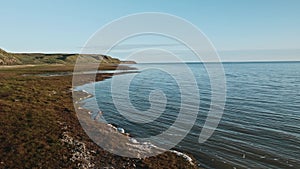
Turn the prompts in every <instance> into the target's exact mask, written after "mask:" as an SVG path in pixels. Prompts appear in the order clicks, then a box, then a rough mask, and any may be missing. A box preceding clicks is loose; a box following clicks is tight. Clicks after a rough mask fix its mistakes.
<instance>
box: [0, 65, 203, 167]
mask: <svg viewBox="0 0 300 169" xmlns="http://www.w3.org/2000/svg"><path fill="white" fill-rule="evenodd" d="M72 71H73V66H72V65H51V66H45V65H42V66H41V65H39V66H34V67H26V68H14V69H11V68H8V69H0V75H1V77H2V78H1V79H0V84H1V85H3V88H2V90H1V91H0V96H1V99H0V109H1V113H2V114H1V116H2V117H1V119H2V121H1V123H2V124H3V125H1V127H0V136H1V137H0V139H1V144H0V159H1V160H0V162H1V163H0V168H1V167H4V168H18V166H26V167H27V168H44V167H45V166H46V167H49V168H105V167H108V168H112V167H113V168H128V169H131V168H153V169H154V168H162V167H163V168H191V169H195V168H199V166H192V165H190V164H189V162H187V161H186V159H184V158H183V157H180V156H178V155H176V154H174V153H171V152H165V153H163V154H160V155H157V156H155V157H149V158H145V159H136V158H133V159H131V158H128V157H121V156H118V155H115V154H112V153H110V152H108V151H106V150H104V149H102V148H101V147H99V146H98V145H96V144H95V143H94V142H93V141H92V140H91V139H90V137H88V136H87V134H86V132H85V131H83V128H82V126H81V125H80V124H79V121H78V118H77V113H76V112H75V108H74V105H73V99H72V91H71V89H72V76H71V75H66V76H47V77H40V76H36V75H38V74H43V73H57V72H72ZM24 74H27V75H28V74H29V75H28V76H23V75H24ZM110 76H111V75H109V74H106V75H103V76H99V77H97V79H98V80H99V79H105V78H109V77H110ZM78 94H81V95H82V96H84V93H81V92H79V93H78ZM81 111H83V113H82V115H84V116H83V118H88V119H90V115H89V114H88V113H87V110H81ZM92 125H97V126H99V128H101V129H103V131H107V133H104V134H106V135H107V136H109V137H111V138H118V137H119V136H120V135H122V134H120V133H119V132H118V133H117V132H113V131H112V130H111V129H110V128H109V127H107V125H106V124H100V123H98V122H97V123H95V122H94V123H92ZM106 135H105V136H106ZM125 140H128V139H125ZM106 143H107V144H109V145H110V146H112V147H114V146H116V145H118V144H119V142H117V141H115V140H110V141H108V142H106ZM123 146H126V144H123Z"/></svg>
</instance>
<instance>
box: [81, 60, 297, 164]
mask: <svg viewBox="0 0 300 169" xmlns="http://www.w3.org/2000/svg"><path fill="white" fill-rule="evenodd" d="M187 65H188V66H189V68H190V69H191V71H192V72H193V73H194V76H195V79H196V81H197V84H198V89H199V90H198V92H199V94H200V107H199V111H198V116H197V119H196V122H195V124H194V126H193V128H192V129H191V130H190V132H189V134H188V135H187V136H186V137H185V138H184V139H183V140H182V141H181V142H180V144H179V145H177V146H176V147H175V148H176V149H177V150H180V151H182V152H188V153H189V154H192V155H193V156H194V157H195V158H196V159H197V160H198V162H199V163H200V164H201V166H204V167H205V168H222V169H223V168H224V169H226V168H295V169H299V168H300V63H299V62H295V63H275V62H274V63H225V64H223V66H224V70H225V75H226V88H227V94H226V104H225V110H224V114H223V116H222V119H221V121H220V123H219V126H218V128H217V129H216V131H215V132H214V134H213V135H212V137H210V138H209V140H207V141H206V142H205V143H202V144H199V143H198V138H199V134H200V132H201V129H202V127H203V124H204V122H205V120H206V117H207V114H208V110H209V108H210V104H211V88H210V81H209V77H208V75H207V72H206V70H205V68H204V66H203V64H199V63H198V64H196V63H192V64H187ZM152 66H154V65H152ZM155 66H156V67H157V66H159V67H161V69H162V70H163V69H165V68H170V69H169V70H174V71H180V70H181V67H182V64H155ZM134 67H136V68H138V69H139V70H142V69H143V68H145V67H151V64H137V65H134ZM162 70H157V69H147V70H145V71H141V72H140V73H135V74H124V75H118V76H114V77H113V78H129V77H132V76H134V78H133V80H132V81H131V84H130V85H129V96H130V99H129V101H130V102H131V105H128V104H127V103H126V102H127V101H128V100H126V101H125V100H124V103H118V104H121V105H122V108H123V109H124V110H126V109H127V108H128V107H127V106H133V107H135V108H136V109H138V110H141V111H145V110H148V109H149V108H150V102H149V94H150V92H151V91H153V90H157V89H159V90H161V91H163V92H164V94H165V96H166V98H167V103H166V109H165V110H164V112H163V114H161V116H159V118H157V119H156V120H154V121H153V122H150V123H145V124H141V123H135V122H132V121H130V120H127V119H126V118H124V116H122V115H121V114H120V113H119V112H118V110H117V109H116V107H115V105H114V102H113V100H112V96H111V82H112V79H108V80H105V81H102V82H97V83H96V98H97V101H98V104H99V107H100V109H101V110H102V111H103V112H104V115H103V116H104V117H103V118H105V120H106V121H107V122H108V123H112V124H115V125H117V126H118V127H122V128H124V129H125V131H126V132H128V133H130V134H131V135H132V136H133V137H138V138H146V137H149V136H152V135H157V134H159V133H161V132H163V131H165V130H166V129H168V128H169V127H170V126H171V125H172V124H173V123H174V121H175V120H176V117H177V115H178V113H179V110H180V103H181V94H182V93H180V90H179V86H178V84H177V83H176V81H175V79H174V78H173V77H172V76H170V75H169V74H168V73H166V72H164V71H162ZM177 75H178V76H186V75H185V74H180V73H179V74H177ZM115 85H120V86H121V85H123V84H122V83H119V84H115ZM184 85H189V82H185V83H184ZM86 88H87V89H86V90H87V91H89V89H88V86H86ZM115 92H117V96H119V97H120V98H122V95H124V91H122V90H120V91H115ZM193 94H198V93H193ZM154 102H156V104H160V102H161V101H160V100H155V101H154ZM86 103H87V104H86V108H89V109H92V110H93V108H94V107H93V106H95V105H89V104H88V100H86ZM195 103H199V100H192V99H191V100H189V105H188V106H193V105H194V104H195ZM153 110H154V111H155V109H153ZM153 114H154V112H153ZM147 116H151V112H150V113H148V114H147ZM160 141H161V142H163V143H166V144H167V143H168V141H167V140H160Z"/></svg>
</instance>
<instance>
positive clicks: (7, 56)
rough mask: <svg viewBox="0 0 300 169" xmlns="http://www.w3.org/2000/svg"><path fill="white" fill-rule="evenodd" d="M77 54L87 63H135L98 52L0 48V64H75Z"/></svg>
mask: <svg viewBox="0 0 300 169" xmlns="http://www.w3.org/2000/svg"><path fill="white" fill-rule="evenodd" d="M78 56H83V58H86V60H85V62H87V63H103V64H135V62H134V61H121V60H119V59H117V58H113V57H111V56H107V55H100V54H77V53H74V54H67V53H53V54H45V53H10V52H6V51H5V50H3V49H1V48H0V65H24V64H75V63H76V59H77V58H78ZM85 56H87V57H85Z"/></svg>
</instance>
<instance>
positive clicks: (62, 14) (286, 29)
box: [0, 0, 300, 60]
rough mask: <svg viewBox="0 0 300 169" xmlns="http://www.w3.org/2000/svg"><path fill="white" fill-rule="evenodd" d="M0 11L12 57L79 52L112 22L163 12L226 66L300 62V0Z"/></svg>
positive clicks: (20, 5) (97, 1) (36, 0)
mask: <svg viewBox="0 0 300 169" xmlns="http://www.w3.org/2000/svg"><path fill="white" fill-rule="evenodd" d="M0 8H1V9H0V21H1V25H0V47H1V48H3V49H6V50H8V51H11V52H79V51H80V48H81V47H82V46H83V45H84V43H85V42H86V41H87V40H88V38H89V37H90V36H91V35H92V34H93V33H94V32H95V31H97V30H98V29H99V28H100V27H102V26H103V25H104V24H106V23H109V22H110V21H112V20H114V19H117V18H119V17H122V16H125V15H128V14H133V13H138V12H164V13H170V14H173V15H177V16H179V17H182V18H184V19H186V20H188V21H190V22H192V23H193V24H195V25H196V26H197V27H198V28H200V29H201V30H202V31H203V32H204V33H205V34H206V35H207V36H208V38H209V39H210V40H211V41H212V43H213V44H214V45H215V47H216V48H217V49H218V50H219V51H220V55H221V57H223V58H225V60H226V59H227V60H300V10H299V9H300V1H299V0H207V1H201V0H194V1H193V0H189V1H184V0H182V1H179V0H178V1H175V0H169V1H167V0H165V1H161V0H149V1H140V0H127V1H125V0H119V1H101V0H89V1H86V0H43V1H40V0H26V1H23V0H9V1H4V0H3V1H2V0H1V6H0Z"/></svg>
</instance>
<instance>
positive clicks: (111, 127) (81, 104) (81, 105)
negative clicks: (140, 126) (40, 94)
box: [72, 72, 200, 166]
mask: <svg viewBox="0 0 300 169" xmlns="http://www.w3.org/2000/svg"><path fill="white" fill-rule="evenodd" d="M127 73H136V72H121V73H112V74H111V76H110V77H107V78H104V79H101V80H96V81H95V82H91V83H85V84H82V85H80V86H76V87H75V88H73V89H72V92H81V93H82V94H83V95H85V96H83V97H80V98H79V99H77V100H76V101H75V102H74V106H75V104H76V107H75V109H77V110H80V111H83V112H86V114H88V115H92V111H93V110H89V109H86V108H84V105H85V103H84V102H85V101H86V100H87V99H90V98H93V97H95V96H94V95H93V94H91V93H89V92H87V91H86V90H84V89H78V88H80V87H83V86H84V85H89V84H90V85H93V84H95V83H97V82H101V81H104V80H106V79H108V78H112V77H113V76H116V75H122V74H127ZM99 75H100V76H101V73H100V74H98V73H97V74H96V76H99ZM96 79H97V78H96ZM103 113H105V112H103ZM100 116H101V115H100ZM91 119H92V118H91ZM93 120H94V121H95V122H97V123H103V124H105V125H106V126H107V128H108V130H110V131H113V132H117V133H119V134H121V135H123V136H125V137H126V138H127V139H128V140H129V141H130V142H131V143H134V144H138V145H139V146H143V145H144V144H150V145H149V146H150V147H152V148H158V149H160V150H161V151H162V152H171V153H174V154H176V155H177V156H180V157H182V158H184V159H185V160H186V161H187V162H189V163H190V164H191V165H193V166H200V164H198V162H197V161H196V160H195V159H193V157H191V156H189V155H188V154H186V153H184V152H180V151H177V150H175V149H170V150H164V149H161V148H159V147H157V146H156V145H154V144H152V143H144V142H138V141H137V140H136V139H135V138H133V137H131V136H130V133H126V131H125V130H124V128H123V127H122V126H115V125H113V124H110V123H104V122H101V121H96V120H95V119H93ZM140 148H141V150H140V151H144V150H142V147H140ZM160 154H161V153H160ZM139 159H142V158H139Z"/></svg>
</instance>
